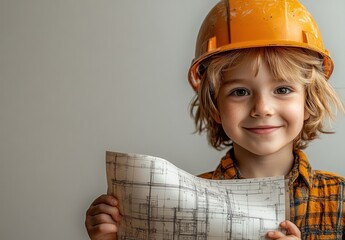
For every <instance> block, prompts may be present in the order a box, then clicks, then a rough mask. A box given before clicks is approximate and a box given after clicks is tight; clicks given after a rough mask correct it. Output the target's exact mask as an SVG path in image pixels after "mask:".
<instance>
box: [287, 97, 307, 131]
mask: <svg viewBox="0 0 345 240" xmlns="http://www.w3.org/2000/svg"><path fill="white" fill-rule="evenodd" d="M282 109H283V110H284V117H285V119H286V120H287V121H288V122H290V124H292V125H296V127H298V128H302V126H303V124H304V120H305V118H306V111H305V108H304V105H303V104H300V103H296V104H292V105H289V106H286V107H282Z"/></svg>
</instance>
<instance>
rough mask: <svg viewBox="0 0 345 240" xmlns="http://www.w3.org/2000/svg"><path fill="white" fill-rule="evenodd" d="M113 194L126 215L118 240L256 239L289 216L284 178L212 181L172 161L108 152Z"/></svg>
mask: <svg viewBox="0 0 345 240" xmlns="http://www.w3.org/2000/svg"><path fill="white" fill-rule="evenodd" d="M106 172H107V183H108V194H110V195H114V196H116V197H117V198H118V199H119V202H120V203H119V209H120V212H121V214H122V215H123V218H122V221H121V223H120V224H119V232H118V239H119V240H207V239H212V240H237V239H247V240H257V239H265V234H266V233H267V231H270V230H277V229H279V224H280V223H281V222H282V221H284V220H285V219H286V216H285V212H286V211H288V207H286V202H287V201H286V196H288V194H287V192H286V191H287V187H286V180H285V179H284V177H283V176H281V177H271V178H260V179H259V178H258V179H240V180H207V179H202V178H199V177H196V176H194V175H192V174H190V173H187V172H185V171H184V170H182V169H179V168H178V167H176V166H174V165H173V164H172V163H170V162H169V161H167V160H164V159H162V158H158V157H152V156H147V155H140V154H127V153H117V152H106Z"/></svg>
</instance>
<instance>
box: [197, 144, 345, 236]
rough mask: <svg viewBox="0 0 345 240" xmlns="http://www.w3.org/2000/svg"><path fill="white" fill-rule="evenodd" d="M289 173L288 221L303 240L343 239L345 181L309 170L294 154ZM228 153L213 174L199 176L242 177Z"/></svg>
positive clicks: (298, 153) (301, 155)
mask: <svg viewBox="0 0 345 240" xmlns="http://www.w3.org/2000/svg"><path fill="white" fill-rule="evenodd" d="M295 156H296V158H295V163H294V166H293V168H292V170H291V172H290V173H289V174H288V176H287V178H289V195H290V220H291V221H292V222H294V223H295V224H296V226H297V227H298V228H299V229H300V231H301V233H302V239H345V208H344V207H345V191H344V187H345V179H344V178H342V177H340V176H337V175H335V174H333V173H328V172H324V171H318V170H314V171H313V170H312V168H311V166H310V164H309V162H308V160H307V157H306V155H305V154H304V153H303V152H302V151H296V152H295ZM232 158H233V157H232V151H231V150H230V151H229V152H227V154H226V155H225V156H224V157H223V158H222V160H221V162H220V164H219V165H218V167H217V168H216V170H215V171H212V172H207V173H204V174H201V175H199V177H202V178H207V179H239V178H242V177H241V174H240V171H239V169H238V167H237V166H236V162H235V161H233V160H232Z"/></svg>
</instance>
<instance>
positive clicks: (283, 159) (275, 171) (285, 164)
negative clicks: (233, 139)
mask: <svg viewBox="0 0 345 240" xmlns="http://www.w3.org/2000/svg"><path fill="white" fill-rule="evenodd" d="M234 153H235V159H236V162H237V164H238V167H239V169H240V172H241V176H242V177H244V178H260V177H273V176H286V175H287V174H288V173H289V172H290V170H291V169H292V166H293V163H294V154H293V151H292V147H287V148H285V149H281V150H280V151H278V152H275V153H272V154H269V155H256V154H254V153H251V152H248V151H246V150H245V149H243V148H241V147H240V146H238V145H235V144H234Z"/></svg>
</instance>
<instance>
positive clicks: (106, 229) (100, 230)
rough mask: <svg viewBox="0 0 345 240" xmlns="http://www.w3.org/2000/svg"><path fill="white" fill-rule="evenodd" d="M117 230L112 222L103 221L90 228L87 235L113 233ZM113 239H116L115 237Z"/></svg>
mask: <svg viewBox="0 0 345 240" xmlns="http://www.w3.org/2000/svg"><path fill="white" fill-rule="evenodd" d="M117 232H118V227H117V226H116V225H114V224H109V223H104V224H100V225H97V226H94V227H92V228H90V231H89V235H90V237H91V238H92V236H98V235H103V236H105V235H114V236H116V233H117ZM113 239H116V238H115V237H114V238H113Z"/></svg>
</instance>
